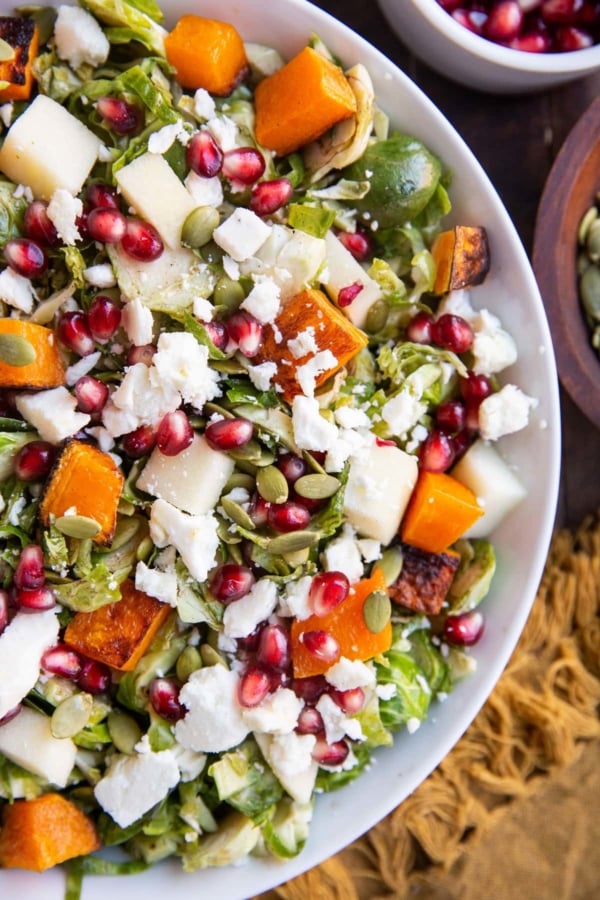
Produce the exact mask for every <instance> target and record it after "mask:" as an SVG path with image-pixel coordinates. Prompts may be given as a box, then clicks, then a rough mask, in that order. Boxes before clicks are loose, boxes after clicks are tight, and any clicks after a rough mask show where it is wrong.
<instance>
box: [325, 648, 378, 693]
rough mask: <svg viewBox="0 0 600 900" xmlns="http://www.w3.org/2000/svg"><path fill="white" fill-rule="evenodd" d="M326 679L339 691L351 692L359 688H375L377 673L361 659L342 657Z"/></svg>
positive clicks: (332, 667)
mask: <svg viewBox="0 0 600 900" xmlns="http://www.w3.org/2000/svg"><path fill="white" fill-rule="evenodd" d="M325 679H326V680H327V681H328V682H329V684H331V685H333V687H334V688H337V690H338V691H351V690H353V689H354V688H358V687H373V686H374V685H375V672H374V671H373V669H372V668H371V666H368V665H367V664H366V663H364V662H362V660H360V659H347V658H346V657H345V656H342V657H341V658H340V659H339V660H338V661H337V662H336V663H334V665H333V666H330V667H329V669H327V671H326V672H325Z"/></svg>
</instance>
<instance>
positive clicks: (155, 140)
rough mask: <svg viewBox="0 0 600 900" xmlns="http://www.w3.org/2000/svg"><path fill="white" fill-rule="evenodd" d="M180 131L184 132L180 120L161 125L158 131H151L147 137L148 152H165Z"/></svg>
mask: <svg viewBox="0 0 600 900" xmlns="http://www.w3.org/2000/svg"><path fill="white" fill-rule="evenodd" d="M182 133H183V134H185V129H184V128H183V125H182V123H181V122H174V123H172V124H171V125H163V127H162V128H159V130H158V131H153V132H152V134H151V135H150V137H149V138H148V151H149V152H150V153H166V152H167V150H169V148H170V147H172V146H173V144H174V143H175V141H176V140H177V138H178V137H179V135H180V134H182Z"/></svg>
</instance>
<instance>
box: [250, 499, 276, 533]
mask: <svg viewBox="0 0 600 900" xmlns="http://www.w3.org/2000/svg"><path fill="white" fill-rule="evenodd" d="M270 508H271V504H270V503H268V502H267V501H266V500H264V499H263V498H262V497H261V496H260V494H254V496H253V497H252V500H251V501H250V505H249V507H248V515H249V516H250V518H251V519H252V521H253V522H254V524H255V525H256V527H257V528H261V527H262V526H263V525H266V524H267V519H268V517H269V509H270Z"/></svg>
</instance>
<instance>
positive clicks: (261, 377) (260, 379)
mask: <svg viewBox="0 0 600 900" xmlns="http://www.w3.org/2000/svg"><path fill="white" fill-rule="evenodd" d="M247 372H248V377H249V378H250V381H251V382H252V384H253V385H254V387H255V388H257V390H259V391H268V390H269V388H270V387H271V381H272V380H273V378H274V377H275V375H276V374H277V363H274V362H270V361H267V362H263V363H259V364H258V365H257V366H248V368H247Z"/></svg>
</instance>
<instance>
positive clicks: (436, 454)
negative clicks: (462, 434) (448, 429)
mask: <svg viewBox="0 0 600 900" xmlns="http://www.w3.org/2000/svg"><path fill="white" fill-rule="evenodd" d="M453 461H454V449H453V446H452V440H451V438H449V437H448V435H447V434H444V432H443V431H430V432H429V434H428V435H427V437H426V438H425V440H424V441H423V443H422V444H421V446H420V447H419V464H420V466H421V468H422V469H424V470H425V471H426V472H445V471H446V470H447V469H449V468H450V466H451V465H452V463H453Z"/></svg>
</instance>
